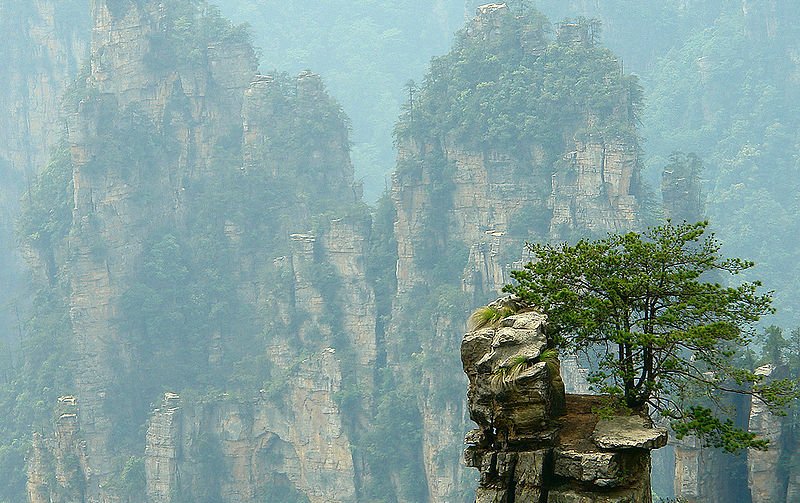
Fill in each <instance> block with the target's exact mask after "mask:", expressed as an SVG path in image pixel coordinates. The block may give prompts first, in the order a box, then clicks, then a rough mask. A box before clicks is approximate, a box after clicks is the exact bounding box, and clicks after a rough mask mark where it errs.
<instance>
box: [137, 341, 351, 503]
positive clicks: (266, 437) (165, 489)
mask: <svg viewBox="0 0 800 503" xmlns="http://www.w3.org/2000/svg"><path fill="white" fill-rule="evenodd" d="M337 367H338V362H337V360H336V352H335V350H334V349H332V348H329V349H327V350H325V351H323V352H322V353H321V354H319V355H316V356H314V357H312V358H309V359H307V360H305V361H303V362H301V364H300V367H299V368H298V370H297V372H296V373H295V375H294V376H293V378H292V385H291V387H289V388H287V390H286V391H285V393H282V394H281V396H280V397H279V400H280V403H281V404H282V405H283V407H280V408H278V407H276V399H275V398H274V397H270V396H268V394H267V392H266V391H262V393H261V395H260V396H258V397H256V398H254V399H252V400H248V401H241V402H238V401H234V400H231V399H226V398H219V399H215V400H211V401H208V402H207V403H201V402H200V403H187V402H188V400H185V399H183V400H179V399H178V397H177V395H171V396H168V397H167V398H166V399H165V401H164V403H163V404H162V406H161V407H160V408H158V409H157V410H155V411H154V412H153V414H152V415H151V418H150V420H149V424H148V428H147V444H146V448H145V456H144V463H145V474H146V480H147V493H148V500H147V501H148V502H152V503H161V502H163V503H170V502H172V501H173V499H172V498H173V495H175V494H180V495H182V497H183V498H184V499H192V498H194V499H193V500H194V501H201V500H202V498H208V497H209V494H210V495H211V497H212V498H215V501H241V502H248V501H309V502H311V503H316V502H319V503H323V502H328V501H330V502H353V501H356V493H355V486H354V479H355V473H354V467H353V462H352V456H351V454H350V441H349V439H348V436H347V434H346V432H345V431H344V427H343V425H342V422H341V411H340V409H339V407H338V405H337V404H336V401H335V400H334V395H335V393H337V392H339V391H340V390H341V376H340V375H337V374H336V373H335V370H328V369H336V368H337ZM321 369H323V371H322V372H321V371H320V370H321ZM218 470H222V471H223V473H224V474H225V476H220V475H221V474H220V473H219V472H218ZM295 498H296V499H295ZM301 498H305V499H301Z"/></svg>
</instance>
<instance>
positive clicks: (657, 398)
mask: <svg viewBox="0 0 800 503" xmlns="http://www.w3.org/2000/svg"><path fill="white" fill-rule="evenodd" d="M706 227H707V223H705V222H701V223H697V224H685V223H684V224H681V225H673V224H671V223H667V224H666V225H663V226H660V227H655V228H650V229H648V230H647V231H646V232H645V233H643V234H638V233H628V234H622V235H610V236H609V237H608V238H606V239H600V240H597V241H587V240H581V241H579V242H578V243H577V244H575V245H568V244H563V245H560V246H553V245H540V244H534V245H530V247H529V248H530V251H531V252H532V253H533V255H534V257H535V261H533V262H531V263H529V264H528V265H526V266H525V270H522V271H515V272H514V273H513V277H514V279H515V280H516V281H517V283H515V284H513V285H509V286H507V287H506V291H509V292H512V293H514V294H517V295H518V296H520V298H521V299H522V300H523V301H524V302H526V303H527V304H528V305H532V306H537V307H539V308H541V309H542V310H543V311H544V312H546V313H548V326H549V327H550V329H551V330H552V331H553V333H554V334H555V336H556V338H557V343H558V345H559V346H560V347H562V348H564V349H566V350H568V351H573V352H574V351H580V352H590V353H594V354H596V355H597V362H598V364H597V368H596V369H594V370H593V371H592V372H591V374H590V383H591V384H592V386H593V387H594V388H595V389H596V390H597V391H600V392H602V393H605V394H609V395H611V396H612V397H616V398H617V399H618V400H619V401H620V402H623V403H624V404H625V405H626V406H627V407H630V408H633V409H636V410H640V409H646V408H647V407H648V406H649V407H652V408H653V409H654V410H655V411H657V412H658V413H660V414H661V415H662V416H663V417H665V418H667V419H669V420H670V421H671V425H672V428H673V429H674V430H675V432H676V434H677V436H678V438H682V437H683V436H684V435H686V434H689V433H692V434H694V435H697V436H698V437H699V438H702V439H704V440H705V441H706V442H707V443H709V444H710V445H713V446H715V447H723V448H724V449H725V450H727V451H731V452H736V451H738V450H740V449H743V448H756V449H762V448H765V447H766V445H767V441H766V440H764V439H759V438H756V437H755V435H754V434H752V433H749V432H747V431H743V430H741V429H739V428H737V427H735V426H734V423H733V420H732V419H727V420H726V419H721V418H720V417H719V413H720V412H721V410H720V409H721V408H722V405H721V399H720V397H719V394H720V393H725V392H727V393H738V394H746V395H752V396H755V397H756V398H757V399H759V400H762V401H763V402H764V403H765V404H767V405H768V406H769V407H770V409H771V410H774V411H776V412H780V411H781V410H782V408H783V407H784V406H785V405H787V404H788V403H790V402H791V401H792V400H793V399H796V398H797V397H798V396H799V395H800V388H798V383H797V382H795V381H791V380H775V381H773V382H769V383H766V382H764V379H763V377H762V376H759V375H757V374H755V373H754V372H753V371H752V370H749V369H747V368H742V367H741V366H737V365H736V362H735V360H734V355H735V354H736V351H737V350H738V349H741V348H743V347H746V346H747V345H748V344H749V343H750V341H751V339H752V335H753V327H754V324H755V323H756V322H757V321H758V320H759V318H760V317H761V316H764V315H766V314H769V313H771V312H772V309H771V307H770V304H771V300H772V297H771V294H770V293H766V294H760V293H758V292H757V289H758V287H759V286H760V283H758V282H752V283H748V282H742V283H740V284H738V286H734V287H724V286H722V285H720V284H719V283H711V282H708V279H709V278H711V277H713V276H710V275H714V274H730V275H736V274H739V273H741V272H743V271H745V270H747V269H749V268H750V267H752V266H753V264H752V263H751V262H747V261H744V260H741V259H736V258H733V259H726V258H724V257H723V256H721V254H720V244H719V243H718V242H717V241H716V240H715V239H714V238H713V237H708V236H705V237H704V236H703V234H704V232H705V230H706ZM709 402H710V403H712V404H714V409H711V408H709V407H708V406H707V405H706V403H709Z"/></svg>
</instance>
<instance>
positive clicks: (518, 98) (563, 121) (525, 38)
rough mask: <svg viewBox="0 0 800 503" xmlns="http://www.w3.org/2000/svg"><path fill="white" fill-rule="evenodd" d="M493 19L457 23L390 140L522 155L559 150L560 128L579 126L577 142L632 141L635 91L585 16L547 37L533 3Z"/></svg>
mask: <svg viewBox="0 0 800 503" xmlns="http://www.w3.org/2000/svg"><path fill="white" fill-rule="evenodd" d="M500 26H501V27H500V28H497V30H498V31H500V32H501V33H490V32H488V31H480V30H476V32H475V33H473V32H472V31H471V30H470V29H465V30H463V31H461V32H459V35H458V37H457V39H456V42H455V47H454V48H453V49H452V50H451V51H450V52H449V53H448V54H447V55H445V56H442V57H439V58H434V59H433V61H432V62H431V69H430V71H429V73H428V74H427V75H426V76H425V80H424V82H423V84H422V85H421V86H420V87H419V88H418V89H416V88H415V89H414V91H415V92H414V93H413V94H412V97H411V99H410V100H409V102H408V103H407V104H406V106H405V109H404V113H403V115H402V117H401V120H400V122H399V124H398V125H397V128H396V130H395V135H396V137H397V140H398V141H404V140H407V139H411V138H413V139H415V140H417V141H430V138H438V139H440V141H441V140H444V139H445V138H455V139H456V140H457V141H458V142H459V143H460V144H462V145H465V146H469V147H471V148H474V149H476V150H483V149H489V148H491V149H499V150H509V151H511V152H515V153H517V154H518V155H522V156H524V155H525V149H526V148H530V145H540V146H542V147H543V148H545V150H546V151H547V152H548V154H549V155H551V156H557V155H561V154H562V153H563V147H564V143H563V142H564V134H565V132H570V133H572V134H575V130H576V129H577V128H579V127H580V128H583V129H582V130H581V131H580V132H579V133H577V134H576V136H578V137H581V136H583V137H584V139H587V138H589V137H591V138H593V139H594V140H603V141H609V142H610V141H614V140H621V139H624V140H626V141H628V142H635V141H636V132H635V130H634V129H633V127H634V124H635V121H636V119H637V118H638V115H639V113H640V109H641V89H640V87H639V85H638V83H637V80H636V78H635V77H631V76H626V75H624V74H623V73H622V69H621V66H620V62H619V61H618V60H617V58H616V57H615V56H614V55H613V54H612V53H611V52H610V51H609V50H608V49H606V48H604V47H602V46H600V45H599V44H598V43H597V37H596V35H595V31H594V25H593V23H592V22H590V21H587V20H585V19H577V20H571V21H566V22H564V23H562V24H561V25H560V27H559V29H558V33H559V36H557V37H556V38H555V39H554V40H553V39H550V38H549V37H548V34H549V33H550V31H551V27H550V25H549V23H548V22H547V20H546V19H545V18H544V17H543V16H542V15H541V14H540V13H538V12H536V11H533V10H530V11H526V12H525V14H524V15H518V16H513V15H507V16H503V17H502V19H501V20H500ZM523 158H524V157H523ZM551 160H555V159H554V158H553V159H551Z"/></svg>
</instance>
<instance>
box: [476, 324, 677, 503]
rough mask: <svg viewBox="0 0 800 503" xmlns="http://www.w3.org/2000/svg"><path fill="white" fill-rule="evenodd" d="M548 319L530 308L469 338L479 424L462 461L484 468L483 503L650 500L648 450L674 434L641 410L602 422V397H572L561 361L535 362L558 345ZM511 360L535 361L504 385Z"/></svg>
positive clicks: (480, 494)
mask: <svg viewBox="0 0 800 503" xmlns="http://www.w3.org/2000/svg"><path fill="white" fill-rule="evenodd" d="M545 321H546V319H545V318H544V317H543V316H542V315H540V314H537V313H523V314H521V315H515V316H512V317H509V318H506V319H505V320H502V321H501V322H500V327H499V328H485V329H481V330H476V331H474V332H471V333H468V334H466V335H465V336H464V338H463V341H462V346H461V355H462V363H463V365H464V371H465V373H466V374H467V377H468V378H469V389H468V395H467V396H468V406H469V409H470V417H472V419H473V420H474V421H475V422H476V423H478V429H476V430H472V431H470V432H469V433H468V434H467V435H466V437H465V441H466V443H467V444H469V445H468V447H467V449H466V450H465V451H464V461H465V463H466V465H467V466H470V467H474V468H477V469H478V470H479V471H480V480H479V486H478V490H477V492H476V501H477V502H479V503H480V502H495V501H497V502H506V501H510V500H512V498H513V501H524V502H531V503H545V502H544V498H545V496H546V495H549V496H547V501H555V502H559V503H582V502H590V501H599V502H606V503H625V502H631V503H633V502H636V503H641V502H650V452H649V451H650V449H653V448H657V447H660V446H663V445H664V444H665V443H666V431H665V430H662V429H657V428H652V427H651V424H650V422H649V419H647V418H643V417H640V416H624V417H612V418H609V419H604V420H599V418H598V416H597V414H596V413H595V412H593V411H594V409H595V408H596V406H597V405H598V403H599V401H600V397H596V396H571V397H565V395H564V394H563V383H562V382H561V380H560V376H559V375H558V369H559V366H558V363H557V361H547V362H545V361H540V362H536V361H535V360H536V358H538V357H539V356H540V355H541V354H542V351H543V350H544V349H545V348H547V347H548V346H550V345H551V344H552V343H551V341H549V340H548V339H547V336H546V334H545V333H544V331H543V327H544V326H545ZM534 355H535V356H534ZM509 360H512V361H514V362H515V363H520V362H523V363H524V362H527V363H524V365H522V366H521V368H519V369H517V370H515V375H514V376H512V377H511V378H509V379H508V380H503V381H501V382H499V383H498V377H499V376H500V377H502V376H504V373H505V372H508V371H509V370H508V367H509V363H508V362H509ZM556 388H560V389H561V390H560V394H559V393H557V392H555V391H554V390H555V389H556ZM558 396H560V399H557V398H555V397H558ZM570 407H572V409H570ZM563 411H566V414H565V415H564V416H563V417H559V415H560V414H561V413H562V412H563Z"/></svg>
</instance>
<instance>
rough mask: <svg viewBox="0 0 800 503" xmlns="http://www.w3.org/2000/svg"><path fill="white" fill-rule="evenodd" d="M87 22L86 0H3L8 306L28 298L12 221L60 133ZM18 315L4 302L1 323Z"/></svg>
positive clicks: (2, 162) (2, 209)
mask: <svg viewBox="0 0 800 503" xmlns="http://www.w3.org/2000/svg"><path fill="white" fill-rule="evenodd" d="M88 26H89V12H88V7H87V6H86V5H82V4H81V2H71V1H68V2H53V1H50V0H35V1H30V2H24V3H20V2H15V1H13V0H4V1H2V2H0V30H2V32H3V33H7V34H10V35H9V36H8V38H7V39H6V40H4V43H3V46H2V47H0V68H2V70H0V74H1V75H2V80H3V89H4V91H3V93H2V95H0V176H2V180H3V184H2V186H0V248H2V249H3V250H4V251H5V253H3V259H2V261H0V265H2V267H0V270H1V271H2V272H0V281H2V282H3V284H4V285H7V286H8V288H6V289H4V291H3V292H2V293H0V303H1V304H2V305H3V306H14V305H18V304H24V303H23V302H18V300H17V299H14V298H13V297H12V295H13V289H12V288H11V287H12V286H14V285H17V284H19V283H20V282H21V281H22V273H21V270H22V269H23V264H22V261H21V260H20V259H19V257H18V255H17V254H16V253H13V250H14V248H15V246H14V243H15V239H14V235H13V224H14V222H15V220H16V218H17V216H18V213H19V201H20V198H21V197H22V194H23V193H24V191H25V190H26V189H27V188H29V187H30V185H31V184H32V183H33V180H34V179H35V177H36V175H37V174H38V173H39V172H40V171H41V170H42V169H43V168H44V167H45V166H46V165H47V160H48V157H49V155H50V153H51V151H52V149H53V148H54V147H55V146H56V145H57V144H58V142H59V139H60V138H61V137H62V133H63V131H64V126H65V123H64V116H63V113H62V108H61V96H62V95H63V94H64V91H65V90H66V89H67V87H68V86H69V84H70V83H71V82H72V81H73V79H74V78H75V77H76V75H77V74H78V71H79V69H80V65H81V63H82V61H84V59H85V57H86V54H87V52H88V32H87V28H88ZM14 317H15V315H14V314H13V308H11V307H3V308H2V310H0V324H1V325H2V326H3V327H4V328H6V327H10V326H11V323H12V321H11V320H13V319H14ZM3 332H4V333H14V332H15V331H13V330H11V329H7V330H3Z"/></svg>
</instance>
